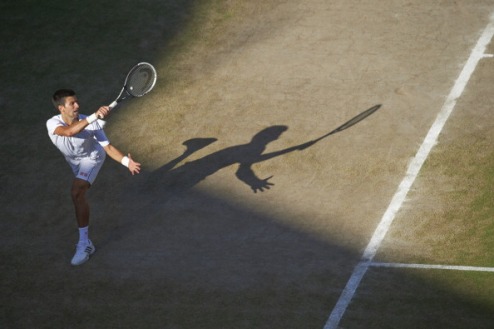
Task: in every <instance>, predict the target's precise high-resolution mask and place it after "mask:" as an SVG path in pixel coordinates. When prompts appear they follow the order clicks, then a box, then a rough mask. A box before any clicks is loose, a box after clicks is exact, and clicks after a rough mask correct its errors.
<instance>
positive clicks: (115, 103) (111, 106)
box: [108, 101, 118, 110]
mask: <svg viewBox="0 0 494 329" xmlns="http://www.w3.org/2000/svg"><path fill="white" fill-rule="evenodd" d="M117 104H118V103H117V102H116V101H113V102H112V103H111V104H110V105H108V107H109V108H110V110H112V109H113V108H114V107H115V106H117Z"/></svg>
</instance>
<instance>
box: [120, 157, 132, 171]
mask: <svg viewBox="0 0 494 329" xmlns="http://www.w3.org/2000/svg"><path fill="white" fill-rule="evenodd" d="M129 162H130V159H129V157H126V156H125V157H123V158H122V161H120V163H122V164H123V165H124V166H126V167H127V168H128V167H129Z"/></svg>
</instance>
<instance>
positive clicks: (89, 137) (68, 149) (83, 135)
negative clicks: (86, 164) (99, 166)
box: [46, 114, 110, 160]
mask: <svg viewBox="0 0 494 329" xmlns="http://www.w3.org/2000/svg"><path fill="white" fill-rule="evenodd" d="M85 118H86V115H82V114H79V120H84V119H85ZM98 121H99V120H96V121H95V122H93V123H91V124H89V125H88V126H87V127H86V128H84V130H82V131H81V132H80V133H78V134H77V135H74V136H72V137H65V136H59V135H57V134H55V129H56V128H57V127H59V126H67V124H66V123H65V122H64V121H63V119H62V115H61V114H59V115H55V116H54V117H52V118H51V119H49V120H48V121H47V122H46V128H47V129H48V136H50V139H51V141H52V142H53V144H54V145H55V146H56V147H57V148H58V149H59V150H60V152H62V154H63V155H64V156H65V158H66V159H67V160H70V159H74V160H75V159H81V158H87V157H89V158H91V159H97V158H100V157H101V156H104V155H105V154H101V152H103V153H104V152H105V150H104V149H103V147H104V146H106V145H108V144H110V141H109V140H108V138H107V137H106V134H105V132H104V130H103V128H102V126H101V125H100V123H99V122H98Z"/></svg>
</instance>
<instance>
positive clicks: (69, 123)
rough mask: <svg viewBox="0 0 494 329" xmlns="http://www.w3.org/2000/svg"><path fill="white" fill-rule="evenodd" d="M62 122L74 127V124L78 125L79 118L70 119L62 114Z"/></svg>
mask: <svg viewBox="0 0 494 329" xmlns="http://www.w3.org/2000/svg"><path fill="white" fill-rule="evenodd" d="M62 120H63V121H64V122H65V123H66V124H67V125H68V126H70V125H72V124H74V123H76V122H77V121H79V116H78V115H77V116H75V117H69V116H67V115H65V114H63V113H62Z"/></svg>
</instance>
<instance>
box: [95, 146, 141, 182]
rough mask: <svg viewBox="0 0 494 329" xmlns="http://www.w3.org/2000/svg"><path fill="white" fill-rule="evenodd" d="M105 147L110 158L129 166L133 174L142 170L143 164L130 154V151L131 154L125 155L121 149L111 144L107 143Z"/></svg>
mask: <svg viewBox="0 0 494 329" xmlns="http://www.w3.org/2000/svg"><path fill="white" fill-rule="evenodd" d="M104 149H105V151H106V154H108V155H109V156H110V158H112V159H113V160H115V161H117V162H119V163H121V164H123V165H124V166H126V167H127V168H129V171H130V173H131V174H132V175H135V174H138V173H139V172H140V171H141V164H140V163H139V162H136V161H134V160H133V159H132V157H131V156H130V153H129V155H127V156H125V155H124V154H123V153H122V152H120V150H119V149H117V148H116V147H115V146H113V145H111V144H108V145H106V146H105V147H104Z"/></svg>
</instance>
